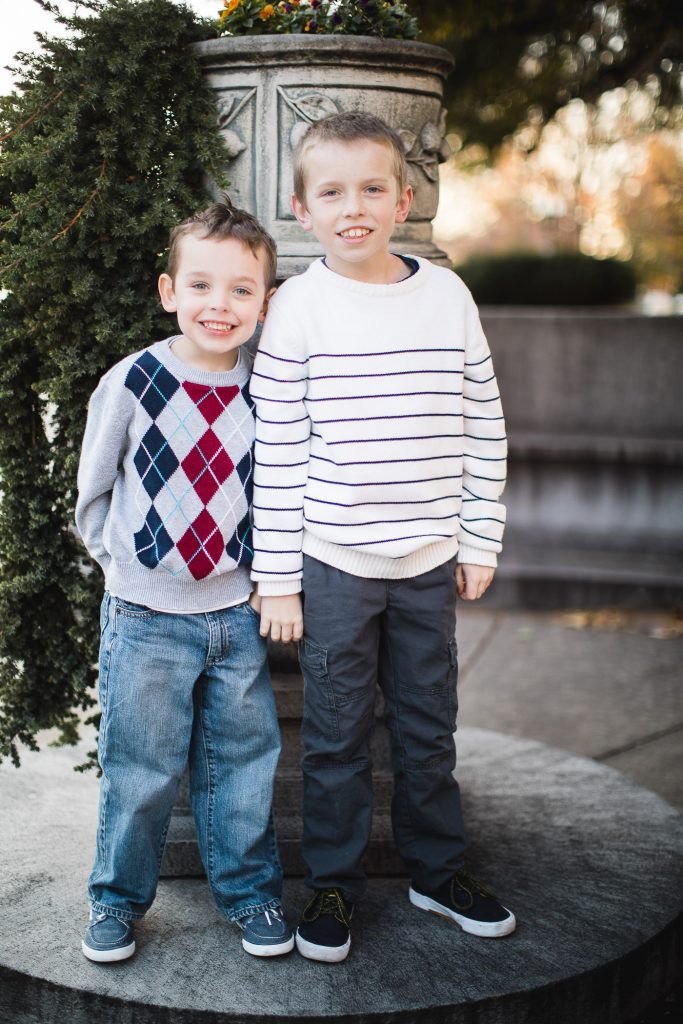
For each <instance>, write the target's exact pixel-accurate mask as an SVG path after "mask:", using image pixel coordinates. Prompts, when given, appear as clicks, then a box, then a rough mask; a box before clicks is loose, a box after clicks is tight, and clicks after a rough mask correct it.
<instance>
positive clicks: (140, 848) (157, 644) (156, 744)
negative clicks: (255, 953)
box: [89, 594, 282, 921]
mask: <svg viewBox="0 0 683 1024" xmlns="http://www.w3.org/2000/svg"><path fill="white" fill-rule="evenodd" d="M101 634H102V639H101V645H100V704H101V708H102V720H101V724H100V736H99V761H100V767H101V769H102V778H101V781H100V807H99V827H98V832H97V854H96V857H95V863H94V866H93V869H92V872H91V875H90V881H89V896H90V901H91V904H92V906H93V908H94V910H95V911H96V912H98V913H106V914H110V915H111V916H113V917H117V918H119V919H121V920H124V921H128V920H133V919H136V918H140V917H142V916H143V915H144V913H145V911H146V910H148V908H149V907H150V905H151V903H152V900H153V899H154V896H155V893H156V887H157V881H158V878H159V868H160V864H161V857H162V853H163V849H164V843H165V840H166V832H167V830H168V823H169V819H170V816H171V810H172V807H173V803H174V800H175V796H176V792H177V789H178V784H179V782H180V779H181V777H182V774H183V772H184V770H185V765H186V764H187V762H188V759H189V764H190V793H191V801H192V810H193V813H194V818H195V822H196V825H197V835H198V839H199V849H200V853H201V857H202V861H203V864H204V868H205V870H206V874H207V877H208V880H209V885H210V887H211V891H212V894H213V897H214V900H215V901H216V905H217V907H218V909H219V910H220V911H221V913H223V914H224V915H225V917H227V918H228V919H229V920H230V921H237V920H239V919H240V918H242V917H246V916H248V915H250V914H255V913H259V912H260V911H262V910H268V909H270V908H272V907H277V906H279V904H280V896H281V893H282V869H281V866H280V860H279V856H278V850H277V842H276V838H275V829H274V825H273V817H272V811H271V804H272V792H273V779H274V776H275V769H276V766H277V760H278V756H279V753H280V734H279V728H278V723H277V716H276V712H275V702H274V698H273V691H272V686H271V682H270V676H269V673H268V667H267V662H266V642H265V640H264V639H263V638H262V637H260V636H259V616H258V614H257V612H255V611H254V609H253V608H252V607H251V606H250V605H249V604H241V605H236V606H235V607H232V608H225V609H222V610H220V611H216V612H207V613H205V614H192V615H171V614H168V613H166V612H156V611H152V610H151V609H149V608H145V607H144V606H142V605H136V604H130V603H129V602H127V601H122V600H121V599H120V598H117V597H112V596H110V595H109V594H105V596H104V600H103V602H102V611H101Z"/></svg>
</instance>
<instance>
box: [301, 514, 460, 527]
mask: <svg viewBox="0 0 683 1024" xmlns="http://www.w3.org/2000/svg"><path fill="white" fill-rule="evenodd" d="M304 518H305V520H306V522H307V523H315V524H316V525H317V526H339V527H347V526H350V527H356V526H382V525H384V526H394V525H395V524H398V523H431V522H439V521H442V520H444V519H457V518H458V515H457V513H456V512H451V513H450V514H449V515H447V516H411V517H409V518H406V519H368V520H367V521H366V522H364V523H331V522H329V521H328V520H327V519H311V518H309V516H304Z"/></svg>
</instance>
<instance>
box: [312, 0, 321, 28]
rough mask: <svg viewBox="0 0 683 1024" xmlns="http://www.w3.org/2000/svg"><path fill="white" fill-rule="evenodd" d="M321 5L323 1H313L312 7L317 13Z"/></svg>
mask: <svg viewBox="0 0 683 1024" xmlns="http://www.w3.org/2000/svg"><path fill="white" fill-rule="evenodd" d="M321 3H322V0H311V7H312V8H313V10H314V11H315V10H317V8H318V7H320V4H321ZM311 27H312V26H311Z"/></svg>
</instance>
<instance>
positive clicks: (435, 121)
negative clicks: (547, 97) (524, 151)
mask: <svg viewBox="0 0 683 1024" xmlns="http://www.w3.org/2000/svg"><path fill="white" fill-rule="evenodd" d="M196 47H197V51H198V53H199V55H200V58H201V60H202V62H203V64H204V67H205V71H206V74H207V75H208V78H209V82H210V83H211V86H212V88H213V89H215V91H216V102H217V106H218V111H219V121H220V126H221V131H222V134H223V138H224V140H225V145H226V150H227V153H228V157H229V165H228V168H227V175H228V177H229V179H230V181H231V185H230V194H231V196H232V198H233V200H234V201H235V202H236V203H237V204H238V205H239V206H242V207H244V208H245V209H247V210H249V211H250V212H251V213H254V214H256V216H257V217H258V218H259V220H260V221H261V222H262V223H263V224H264V225H265V227H266V228H267V229H268V231H269V232H270V233H271V234H272V236H273V238H274V239H275V241H276V242H277V247H278V254H279V262H278V276H279V277H280V278H286V277H289V276H290V275H291V274H298V273H301V271H303V270H305V269H306V267H307V266H308V264H309V263H310V262H311V260H312V259H314V258H316V257H318V256H321V255H322V250H321V248H320V246H319V244H318V242H317V241H316V240H315V238H313V237H311V235H310V234H306V233H305V232H303V231H302V230H301V228H300V227H299V225H298V223H297V222H296V220H295V218H294V215H293V214H292V211H291V206H290V200H291V195H292V167H291V156H292V147H293V146H294V145H295V144H296V142H297V140H298V139H299V138H300V137H301V135H302V134H303V133H304V132H305V131H306V129H307V128H308V126H309V125H310V124H312V123H313V122H314V121H317V120H319V119H320V118H321V117H324V116H325V115H327V114H331V113H335V112H337V111H339V112H341V111H358V110H362V111H368V112H370V113H373V114H377V115H378V116H379V117H381V118H383V119H384V120H385V121H386V122H387V123H388V124H389V125H391V127H392V128H394V129H395V130H396V131H397V132H398V133H399V135H400V136H401V138H402V140H403V144H404V147H405V151H406V156H407V159H408V167H409V178H410V182H411V184H412V186H413V188H414V190H415V199H414V202H413V207H412V210H411V214H410V217H409V219H408V221H407V222H406V223H405V224H402V225H399V226H398V227H397V229H396V232H395V235H394V241H395V244H396V248H397V250H400V251H401V252H405V253H412V254H414V255H418V256H424V257H425V258H427V259H430V260H433V261H434V262H437V263H442V264H444V265H449V260H448V257H447V256H446V254H445V253H443V252H441V250H440V249H438V248H437V247H436V246H435V245H434V243H433V242H432V226H431V221H432V219H433V218H434V216H435V214H436V207H437V203H438V198H439V185H438V164H439V162H440V161H442V160H444V159H446V157H447V155H448V152H449V150H448V146H447V144H446V143H445V141H444V138H443V131H444V122H445V110H444V109H443V107H442V105H441V98H442V95H443V83H444V79H445V78H446V76H447V75H448V73H449V71H450V70H451V69H452V67H453V58H452V56H451V55H450V53H448V51H446V50H443V49H441V48H440V47H438V46H431V45H429V44H427V43H416V42H413V41H408V40H403V39H376V38H374V37H369V36H343V35H332V36H313V37H310V36H304V35H291V36H287V35H284V36H239V37H235V38H230V37H227V36H223V37H222V38H220V39H210V40H207V41H206V42H202V43H197V44H196Z"/></svg>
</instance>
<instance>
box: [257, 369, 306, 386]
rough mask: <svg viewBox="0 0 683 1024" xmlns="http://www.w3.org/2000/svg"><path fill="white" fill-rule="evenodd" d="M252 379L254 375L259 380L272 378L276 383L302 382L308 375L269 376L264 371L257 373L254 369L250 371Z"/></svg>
mask: <svg viewBox="0 0 683 1024" xmlns="http://www.w3.org/2000/svg"><path fill="white" fill-rule="evenodd" d="M251 376H252V379H253V378H254V377H260V378H261V380H272V381H274V382H275V383H276V384H304V383H305V382H306V381H307V380H308V377H269V376H268V375H267V374H266V373H257V372H256V370H252V371H251Z"/></svg>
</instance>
